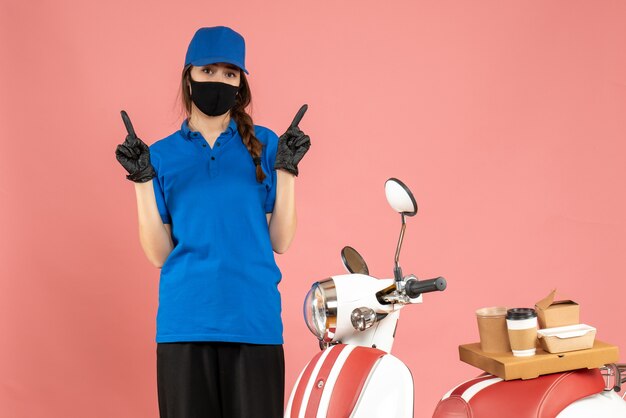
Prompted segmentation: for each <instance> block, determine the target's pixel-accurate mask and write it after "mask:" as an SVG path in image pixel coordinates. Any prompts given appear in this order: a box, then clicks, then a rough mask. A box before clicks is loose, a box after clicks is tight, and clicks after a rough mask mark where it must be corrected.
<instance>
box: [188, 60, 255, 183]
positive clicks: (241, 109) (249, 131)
mask: <svg viewBox="0 0 626 418" xmlns="http://www.w3.org/2000/svg"><path fill="white" fill-rule="evenodd" d="M191 67H192V65H191V64H189V65H187V66H185V68H183V73H182V77H181V84H180V92H181V93H182V99H181V100H182V106H183V111H184V112H185V113H186V114H187V118H189V116H190V115H191V106H192V101H191V95H190V94H189V79H190V77H191V76H190V73H191ZM239 73H240V75H241V81H240V84H239V91H238V92H237V93H238V94H237V99H236V101H235V106H234V107H233V108H232V109H231V110H230V115H231V117H232V118H233V119H235V122H237V130H238V131H239V135H240V136H241V139H242V142H243V144H244V145H245V146H246V148H248V152H249V153H250V156H251V157H252V158H253V159H255V158H259V160H256V161H260V157H261V151H262V150H263V144H262V143H261V141H259V140H258V138H257V137H256V136H254V124H253V122H252V117H251V116H250V115H249V114H248V113H247V112H246V107H248V105H250V104H251V102H252V94H251V92H250V85H249V84H248V80H247V79H246V76H245V73H244V72H243V71H241V70H240V71H239ZM256 179H257V181H258V182H259V183H261V182H262V181H263V180H264V179H265V173H264V172H263V169H262V168H261V164H256Z"/></svg>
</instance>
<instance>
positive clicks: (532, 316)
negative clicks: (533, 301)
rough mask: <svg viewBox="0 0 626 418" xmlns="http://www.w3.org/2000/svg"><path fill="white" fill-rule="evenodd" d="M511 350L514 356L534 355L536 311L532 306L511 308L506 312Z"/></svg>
mask: <svg viewBox="0 0 626 418" xmlns="http://www.w3.org/2000/svg"><path fill="white" fill-rule="evenodd" d="M506 326H507V328H508V331H509V342H510V343H511V350H512V351H513V355H514V356H516V357H529V356H534V355H535V350H536V348H535V347H536V345H535V344H536V342H537V312H535V310H534V309H532V308H513V309H509V310H508V311H507V312H506Z"/></svg>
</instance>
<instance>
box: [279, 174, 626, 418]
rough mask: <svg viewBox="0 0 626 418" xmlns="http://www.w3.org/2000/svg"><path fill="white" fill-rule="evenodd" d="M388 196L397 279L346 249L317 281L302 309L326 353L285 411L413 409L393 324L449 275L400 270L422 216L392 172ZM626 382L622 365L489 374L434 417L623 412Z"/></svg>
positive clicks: (574, 417)
mask: <svg viewBox="0 0 626 418" xmlns="http://www.w3.org/2000/svg"><path fill="white" fill-rule="evenodd" d="M385 195H386V197H387V201H388V202H389V205H390V206H391V207H392V208H393V209H394V210H395V211H396V212H398V213H400V215H401V219H402V226H401V230H400V237H399V239H398V244H397V247H396V252H395V260H394V271H393V273H394V274H393V278H391V279H378V278H375V277H373V276H371V275H370V274H369V269H368V267H367V264H366V263H365V260H364V259H363V257H361V255H360V254H359V253H358V252H357V251H356V250H355V249H354V248H352V247H350V246H346V247H344V248H343V249H342V251H341V259H342V262H343V265H344V267H345V268H346V270H347V271H348V274H343V275H336V276H331V277H330V278H327V279H325V280H321V281H317V282H315V283H313V285H312V286H311V289H310V290H309V292H308V293H307V295H306V298H305V300H304V306H303V313H304V319H305V322H306V325H307V327H308V328H309V330H310V331H311V333H313V335H315V336H316V337H317V339H318V341H319V346H320V350H321V351H320V352H319V353H317V354H316V355H315V356H314V357H313V358H312V359H311V360H310V361H309V363H308V364H307V365H306V366H305V367H304V368H303V369H302V371H301V372H300V374H299V376H298V378H297V380H296V383H295V385H294V387H293V389H292V391H291V394H290V396H289V400H288V403H287V407H286V409H285V414H284V416H285V418H321V417H332V418H339V417H342V418H343V417H352V418H373V417H376V418H379V417H385V418H387V417H399V418H405V417H412V416H413V409H414V400H413V396H414V390H413V378H412V375H411V371H410V370H409V369H408V367H407V366H406V365H405V364H404V363H403V362H402V361H401V360H400V359H398V358H397V357H395V356H393V355H392V354H391V348H392V346H393V342H394V339H395V333H396V332H395V331H396V325H397V323H398V319H399V315H400V310H401V309H402V308H403V307H405V306H407V305H412V304H418V303H422V301H423V294H424V293H429V292H436V291H443V290H445V289H446V286H447V282H446V280H445V278H443V277H437V278H434V279H430V280H419V279H418V278H417V277H416V276H415V275H413V274H409V275H406V276H405V275H403V273H402V268H401V266H400V263H399V258H400V249H401V247H402V241H403V239H404V233H405V229H406V218H407V217H411V216H414V215H416V214H417V204H416V201H415V198H414V197H413V194H412V193H411V191H410V190H409V188H408V187H407V186H406V185H405V184H404V183H403V182H401V181H400V180H398V179H396V178H390V179H388V180H387V181H386V182H385ZM622 376H624V377H622ZM625 381H626V365H625V364H609V365H606V366H604V367H601V368H596V369H579V370H573V371H566V372H561V373H552V374H548V375H543V376H539V377H537V378H535V379H529V380H509V381H504V380H503V379H501V378H498V377H496V376H492V375H490V374H488V373H483V374H482V375H480V376H478V377H475V378H473V379H469V380H466V381H464V382H462V383H460V384H458V385H456V386H454V387H453V388H452V389H451V390H450V391H449V392H448V393H446V394H445V395H444V396H443V397H442V398H441V400H440V401H439V403H438V404H437V405H436V407H435V411H434V414H433V417H434V418H461V417H473V418H492V417H494V418H495V417H498V418H500V417H503V416H510V417H515V418H530V417H533V418H535V417H537V418H539V417H541V418H548V417H549V418H554V417H557V418H583V417H585V418H590V417H603V418H613V417H615V418H617V417H622V418H624V417H626V402H624V400H623V398H622V397H620V396H619V395H618V392H619V391H620V390H621V384H622V383H624V382H625Z"/></svg>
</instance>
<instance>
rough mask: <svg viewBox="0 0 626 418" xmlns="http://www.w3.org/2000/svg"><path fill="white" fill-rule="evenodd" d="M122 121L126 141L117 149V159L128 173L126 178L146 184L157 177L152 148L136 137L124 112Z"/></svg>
mask: <svg viewBox="0 0 626 418" xmlns="http://www.w3.org/2000/svg"><path fill="white" fill-rule="evenodd" d="M121 113H122V120H123V121H124V125H125V126H126V131H127V132H128V135H126V139H125V140H124V143H122V144H119V145H118V146H117V148H116V149H115V157H116V158H117V161H119V162H120V164H122V167H124V168H125V169H126V171H128V175H127V176H126V178H127V179H128V180H130V181H133V182H135V183H145V182H147V181H149V180H151V179H152V178H154V177H156V172H155V171H154V167H152V164H151V163H150V148H149V147H148V146H147V145H146V144H145V143H144V142H143V141H142V140H141V139H139V138H137V135H135V130H134V129H133V125H132V123H130V118H129V117H128V115H127V114H126V112H125V111H123V110H122V112H121Z"/></svg>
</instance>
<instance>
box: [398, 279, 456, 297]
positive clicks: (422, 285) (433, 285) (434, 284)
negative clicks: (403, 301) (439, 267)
mask: <svg viewBox="0 0 626 418" xmlns="http://www.w3.org/2000/svg"><path fill="white" fill-rule="evenodd" d="M447 285H448V284H447V282H446V279H444V278H443V277H437V278H436V279H430V280H409V281H408V282H407V284H406V287H405V289H404V290H405V292H406V294H407V296H408V297H410V298H411V299H414V298H417V297H419V295H421V294H422V293H428V292H436V291H443V290H445V289H446V286H447Z"/></svg>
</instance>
